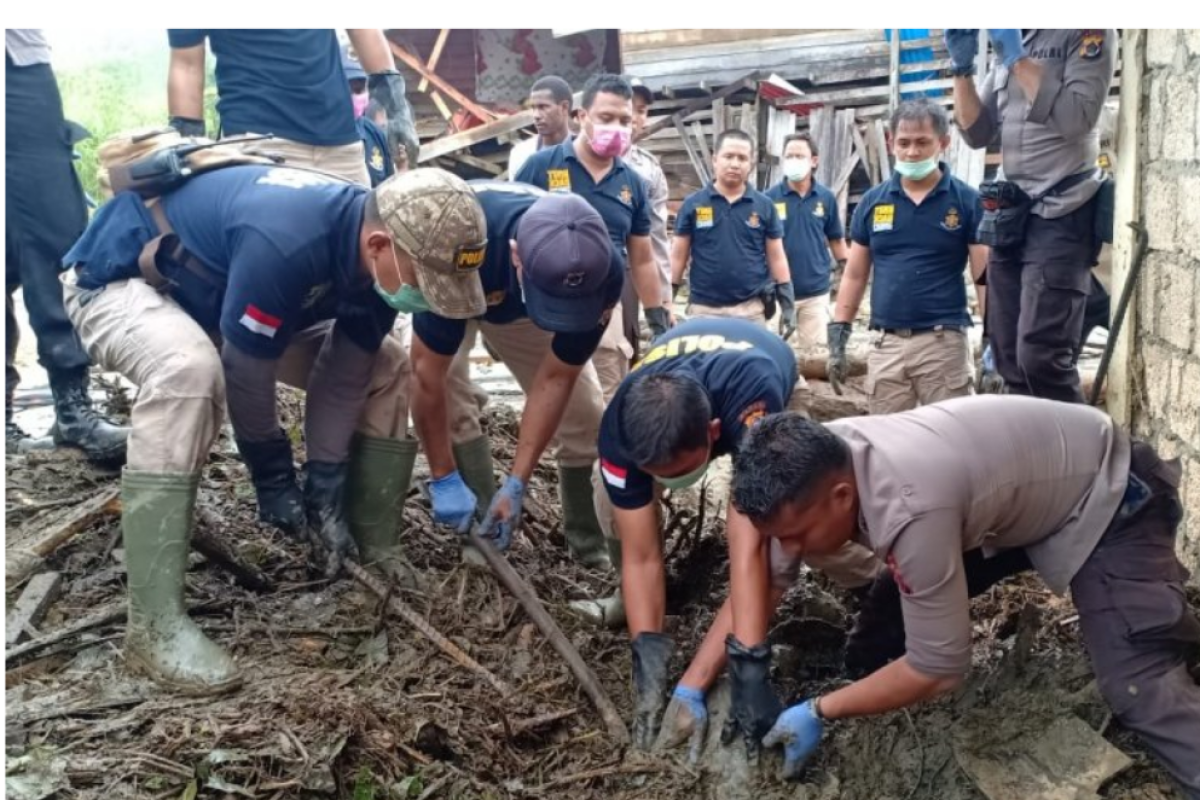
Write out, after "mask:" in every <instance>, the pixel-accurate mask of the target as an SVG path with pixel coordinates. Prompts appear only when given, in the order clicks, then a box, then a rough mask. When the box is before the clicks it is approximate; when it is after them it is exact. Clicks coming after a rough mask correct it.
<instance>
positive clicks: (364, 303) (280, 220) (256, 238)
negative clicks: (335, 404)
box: [64, 166, 396, 359]
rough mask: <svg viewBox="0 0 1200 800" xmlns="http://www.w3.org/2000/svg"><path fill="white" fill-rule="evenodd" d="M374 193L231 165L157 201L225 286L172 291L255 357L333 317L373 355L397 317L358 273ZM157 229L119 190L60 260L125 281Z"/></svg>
mask: <svg viewBox="0 0 1200 800" xmlns="http://www.w3.org/2000/svg"><path fill="white" fill-rule="evenodd" d="M368 192H369V190H368V189H366V188H365V187H362V186H358V185H355V184H351V183H347V182H345V181H342V180H339V179H337V178H333V177H327V176H325V175H322V174H321V173H317V172H310V171H307V170H294V169H287V168H285V167H258V166H247V167H227V168H225V169H219V170H215V171H214V172H211V173H208V174H206V175H200V176H197V177H195V178H192V179H191V180H190V181H188V182H187V183H185V184H184V185H183V186H182V187H180V188H179V189H177V190H176V191H174V192H172V193H171V194H169V195H166V196H165V197H163V198H162V199H161V201H160V202H162V204H163V210H164V211H165V212H166V215H167V219H168V220H169V221H170V223H171V227H172V228H174V229H175V232H176V233H177V234H178V236H179V239H180V241H181V242H182V243H183V245H184V247H185V248H186V249H187V251H188V252H189V253H191V254H192V256H194V257H195V258H196V259H198V260H199V261H200V262H201V263H203V264H204V265H205V266H206V267H208V270H209V272H211V273H212V275H213V276H214V278H215V280H216V281H217V283H218V284H223V285H221V286H219V287H218V288H216V289H211V288H210V287H209V286H208V284H205V283H204V282H202V281H188V282H186V283H184V284H183V285H182V286H181V288H180V289H178V290H174V291H173V292H172V297H173V298H175V299H176V300H177V301H178V302H179V304H180V306H182V307H183V308H184V310H186V311H187V312H188V313H189V314H191V315H192V316H193V317H194V318H195V319H196V321H197V322H198V323H199V324H200V326H201V327H203V328H204V329H205V330H210V331H211V330H215V329H219V330H220V332H221V335H222V336H224V337H225V339H227V340H229V341H230V342H232V343H233V344H234V345H236V346H237V347H238V348H239V349H240V350H243V351H244V352H246V353H248V354H250V355H252V356H255V357H258V358H265V359H275V358H278V357H279V356H281V355H282V354H283V352H284V350H286V349H287V346H288V343H289V341H290V339H291V337H292V334H293V333H295V332H296V331H300V330H303V329H305V328H307V327H310V326H311V325H313V324H315V323H317V322H319V321H321V320H326V319H335V320H337V326H338V329H339V330H341V331H342V332H343V333H345V334H346V335H347V336H349V338H350V340H351V341H353V342H354V343H355V344H356V345H358V346H359V347H361V348H362V349H363V350H366V351H368V352H375V351H377V350H378V349H379V346H380V344H381V343H382V342H383V337H384V336H385V335H387V333H388V331H390V330H391V328H392V324H393V323H394V322H395V320H396V312H395V311H394V310H392V309H391V308H389V307H388V306H387V304H386V303H384V302H383V300H382V299H381V298H380V297H379V296H378V295H377V294H376V293H375V291H374V289H373V288H372V281H371V279H370V278H369V277H367V276H366V275H364V274H362V273H361V272H360V271H359V268H358V267H359V248H358V240H359V231H360V229H361V227H362V218H363V206H364V204H365V203H366V199H367V195H368ZM157 233H158V230H157V228H156V227H155V225H154V222H153V220H152V219H151V218H150V216H149V214H148V212H146V210H145V208H144V207H142V202H141V200H140V198H138V197H137V196H136V195H133V194H131V193H128V192H122V193H121V194H119V195H117V197H115V198H114V199H113V200H111V201H110V202H108V203H106V204H105V205H104V206H103V207H102V208H101V209H100V211H99V212H98V213H97V214H96V217H95V218H94V219H93V220H92V223H91V224H90V225H89V226H88V229H87V231H86V232H85V233H84V235H83V237H82V238H81V239H80V240H79V242H78V243H76V245H75V246H74V247H73V248H72V249H71V251H70V252H69V253H68V254H67V256H66V258H64V263H65V264H67V265H74V264H78V265H81V268H80V274H79V278H78V284H79V286H81V287H82V288H85V289H87V288H97V287H99V286H103V285H104V284H106V283H109V282H112V281H115V280H122V279H125V278H129V277H132V276H134V275H137V274H139V273H138V269H137V266H136V264H137V255H138V253H139V252H140V251H141V247H142V245H143V244H145V243H146V242H147V241H149V240H150V239H152V238H153V237H154V236H156V235H157ZM177 272H178V273H179V274H180V275H182V276H185V277H188V276H189V273H188V272H187V271H186V270H183V269H179V270H177ZM167 277H172V275H170V274H169V275H168V276H167ZM210 294H211V296H210ZM163 335H164V336H170V331H164V332H163Z"/></svg>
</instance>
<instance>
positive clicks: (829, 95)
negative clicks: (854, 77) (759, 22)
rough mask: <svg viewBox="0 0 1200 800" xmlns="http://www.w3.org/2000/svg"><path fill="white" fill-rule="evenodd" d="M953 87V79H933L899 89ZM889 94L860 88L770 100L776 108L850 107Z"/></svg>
mask: <svg viewBox="0 0 1200 800" xmlns="http://www.w3.org/2000/svg"><path fill="white" fill-rule="evenodd" d="M953 86H954V79H953V78H935V79H934V80H929V81H922V82H921V83H906V84H904V86H902V87H900V88H901V90H902V91H903V92H904V93H905V94H908V93H909V92H928V91H933V90H937V89H950V88H952V87H953ZM890 93H891V87H890V86H860V87H855V88H853V89H829V90H827V91H821V92H805V93H804V94H797V95H787V96H785V97H778V98H775V99H774V100H772V102H773V103H775V105H776V106H791V105H796V104H797V103H804V104H808V103H823V104H826V105H850V102H849V101H855V100H856V101H868V100H876V99H884V100H887V99H888V97H889V95H890Z"/></svg>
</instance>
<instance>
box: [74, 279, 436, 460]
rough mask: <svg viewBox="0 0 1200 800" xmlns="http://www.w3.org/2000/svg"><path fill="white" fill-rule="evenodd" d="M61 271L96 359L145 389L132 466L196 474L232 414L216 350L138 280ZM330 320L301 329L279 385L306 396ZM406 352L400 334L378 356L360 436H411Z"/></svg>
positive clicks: (135, 418) (135, 416)
mask: <svg viewBox="0 0 1200 800" xmlns="http://www.w3.org/2000/svg"><path fill="white" fill-rule="evenodd" d="M74 279H75V275H74V273H73V272H67V273H64V274H63V285H64V289H65V294H66V307H67V313H68V314H69V315H70V317H71V321H72V322H73V323H74V324H75V326H76V328H77V329H78V330H79V335H80V337H81V338H82V339H83V343H84V345H85V346H86V347H87V351H88V353H89V354H90V355H91V356H92V358H93V359H95V361H96V363H97V364H100V365H101V366H102V367H104V368H105V369H109V370H112V371H114V372H119V373H121V374H122V375H124V376H125V377H126V378H128V379H129V380H130V381H131V382H133V383H134V384H136V385H137V387H138V393H137V399H136V400H135V401H134V404H133V410H132V413H131V417H132V422H133V432H132V433H131V434H130V436H129V460H128V467H129V469H131V470H136V471H140V472H154V473H187V474H191V473H194V472H198V471H199V470H200V468H201V467H202V466H204V463H205V461H207V459H208V452H209V449H210V448H211V447H212V445H213V443H214V442H215V441H216V439H217V435H218V434H219V433H220V430H221V423H222V422H223V420H224V417H225V374H224V370H223V367H222V365H221V355H220V353H219V352H218V351H217V347H216V345H215V344H214V343H213V340H212V339H211V338H210V337H209V335H208V333H206V332H205V331H204V329H203V328H201V327H200V325H199V324H198V323H197V322H196V321H195V320H193V319H192V318H191V317H190V316H189V315H188V314H187V312H186V311H184V310H183V309H182V308H180V307H179V305H178V304H177V303H176V302H175V301H174V300H172V299H171V298H170V297H168V296H166V295H162V294H159V293H158V292H157V291H155V290H154V289H153V288H151V287H150V286H149V285H148V284H147V283H146V282H145V281H143V280H142V279H140V278H134V279H131V280H127V281H117V282H115V283H110V284H108V285H107V286H105V287H103V288H102V289H96V290H84V289H80V288H79V287H78V286H76V285H75V280H74ZM331 331H332V325H331V324H330V323H321V324H318V325H314V326H313V327H311V328H308V329H306V330H303V331H300V332H299V333H297V334H296V335H295V336H293V337H292V341H291V344H290V346H289V347H288V349H287V350H286V351H285V352H284V354H283V356H282V357H281V358H280V359H279V361H278V362H277V366H276V377H277V379H278V380H279V381H280V382H282V383H285V384H288V385H290V386H296V387H298V388H301V389H303V388H304V387H305V386H306V385H307V383H308V375H309V372H310V371H311V370H312V366H313V363H314V362H315V361H316V359H317V355H318V354H319V353H320V351H321V347H322V346H323V345H324V343H325V339H326V337H327V336H328V335H329V334H330V333H331ZM411 373H412V370H411V367H410V366H409V362H408V354H407V353H405V352H404V349H403V348H402V347H401V346H400V343H399V341H397V340H396V339H395V337H392V336H388V337H386V338H385V339H384V341H383V344H382V346H381V347H380V349H379V352H378V354H377V355H376V357H375V366H374V370H373V371H372V374H371V382H370V387H369V389H368V396H367V403H366V406H365V408H364V409H363V412H362V416H361V418H360V419H359V423H358V431H359V433H362V434H363V435H365V436H371V437H375V438H380V439H403V438H405V435H406V434H407V430H408V384H409V378H410V376H411Z"/></svg>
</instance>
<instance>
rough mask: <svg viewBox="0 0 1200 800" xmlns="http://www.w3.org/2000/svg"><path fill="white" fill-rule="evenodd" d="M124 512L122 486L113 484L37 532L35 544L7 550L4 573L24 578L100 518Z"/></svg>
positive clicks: (9, 578) (13, 580)
mask: <svg viewBox="0 0 1200 800" xmlns="http://www.w3.org/2000/svg"><path fill="white" fill-rule="evenodd" d="M120 512H121V489H120V487H118V486H111V487H109V488H107V489H105V490H104V491H102V492H100V493H98V494H96V495H95V496H93V497H91V498H89V499H88V500H85V501H84V502H83V503H80V504H79V505H78V506H76V507H75V508H73V509H71V511H70V512H68V513H67V514H66V515H65V516H64V517H62V518H61V519H60V520H58V521H57V522H56V523H54V524H52V525H51V526H49V527H48V528H47V529H46V530H45V531H44V532H42V533H41V534H39V535H38V536H37V541H36V542H35V543H34V545H33V546H32V547H29V548H26V549H24V550H17V551H12V552H7V553H6V554H5V555H6V562H5V570H4V577H5V580H6V581H8V583H9V584H13V583H16V582H18V581H22V580H24V579H25V578H27V577H28V576H29V575H30V574H31V573H32V572H33V570H35V569H37V567H38V566H39V565H40V564H41V561H42V559H44V558H46V556H48V555H50V554H51V553H53V552H54V551H55V550H57V549H58V548H59V547H62V546H63V545H64V544H66V543H67V542H69V541H71V539H73V538H74V537H75V536H77V535H78V534H79V533H80V532H82V531H85V530H87V529H88V528H90V527H91V526H92V525H94V524H95V523H96V522H98V521H99V520H100V519H102V518H103V517H105V516H108V515H110V514H119V513H120ZM22 538H24V537H22Z"/></svg>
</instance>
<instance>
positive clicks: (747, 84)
mask: <svg viewBox="0 0 1200 800" xmlns="http://www.w3.org/2000/svg"><path fill="white" fill-rule="evenodd" d="M757 86H758V72H757V71H755V72H751V73H748V74H746V75H745V76H743V77H741V78H739V79H738V80H736V81H733V82H732V83H730V84H729V85H728V86H726V87H724V88H722V89H721V90H720V91H718V92H716V93H715V94H712V95H710V96H708V97H697V98H695V99H694V100H689V101H687V102H686V103H684V104H683V105H682V106H681V107H680V109H679V110H678V111H676V112H675V113H674V114H672V115H671V116H669V117H661V118H660V119H658V120H655V121H654V122H652V123H650V124H649V125H647V126H646V129H645V131H643V132H642V138H643V139H644V138H646V137H648V136H651V135H653V134H654V133H656V132H657V131H661V130H662V129H663V128H665V127H667V126H668V125H675V124H676V122H675V120H676V119H678V120H679V122H680V123H683V122H686V121H687V118H688V117H690V116H691V115H692V114H693V113H695V112H697V111H700V110H701V109H704V108H711V107H712V104H713V102H714V101H716V100H724V99H725V98H726V97H729V96H730V95H732V94H736V93H737V92H739V91H741V90H742V89H755V88H757Z"/></svg>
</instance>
